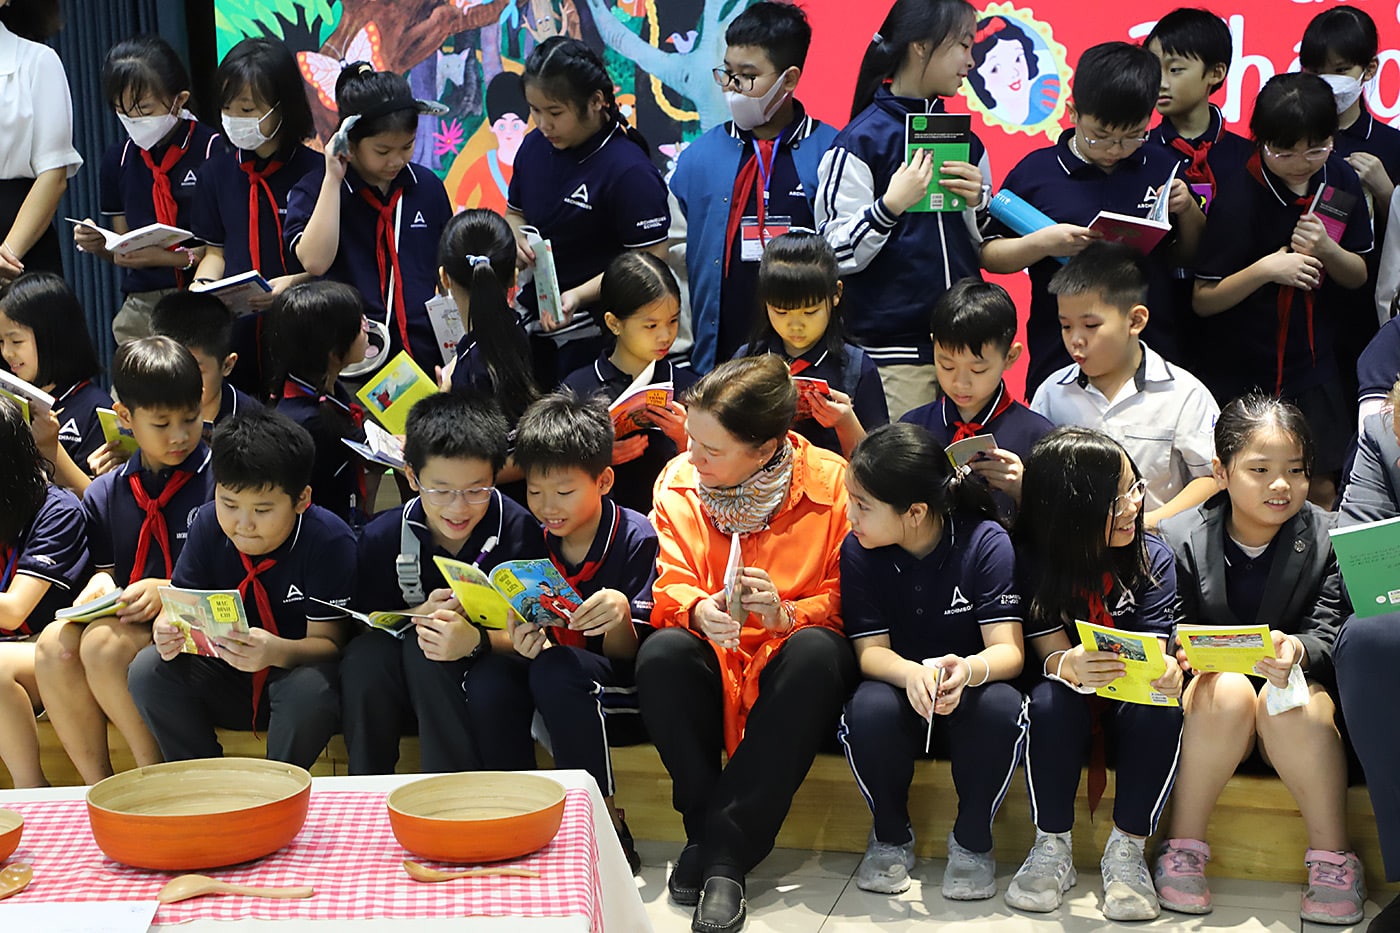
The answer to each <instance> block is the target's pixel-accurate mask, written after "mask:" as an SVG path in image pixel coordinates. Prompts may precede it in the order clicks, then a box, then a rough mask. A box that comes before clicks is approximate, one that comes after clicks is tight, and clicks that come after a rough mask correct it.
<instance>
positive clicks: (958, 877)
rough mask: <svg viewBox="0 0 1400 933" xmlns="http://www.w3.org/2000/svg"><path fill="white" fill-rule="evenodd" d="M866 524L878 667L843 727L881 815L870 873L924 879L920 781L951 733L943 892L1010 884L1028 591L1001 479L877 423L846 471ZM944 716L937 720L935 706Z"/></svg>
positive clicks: (862, 585)
mask: <svg viewBox="0 0 1400 933" xmlns="http://www.w3.org/2000/svg"><path fill="white" fill-rule="evenodd" d="M846 489H847V491H848V492H849V493H850V503H849V505H848V508H847V511H848V513H849V514H850V518H851V533H850V535H849V536H847V538H846V540H845V542H844V543H842V545H841V605H842V606H843V607H844V611H843V613H842V617H843V619H844V621H845V627H846V635H847V637H849V638H850V639H851V641H852V642H853V643H854V645H855V652H856V662H857V663H858V664H859V665H860V670H861V673H862V674H863V675H864V677H865V680H864V681H863V682H862V683H861V684H860V686H858V687H857V688H856V691H855V694H854V695H853V696H852V697H851V698H850V700H848V701H847V703H846V711H845V715H844V716H842V719H841V729H840V731H839V733H838V735H839V736H840V739H841V742H842V744H843V745H844V746H845V748H846V757H847V759H848V760H849V761H850V764H851V770H852V771H853V772H855V776H856V783H857V784H858V785H859V787H860V789H861V793H862V794H863V795H864V796H865V802H866V803H867V804H868V805H869V806H870V810H871V813H872V814H873V816H874V824H873V826H872V827H871V830H870V842H869V844H868V845H867V847H866V850H865V857H864V858H862V859H861V863H860V867H859V868H857V869H856V876H855V878H856V885H857V886H858V887H860V888H861V889H863V890H866V891H877V892H880V893H885V894H896V893H898V892H900V891H903V890H905V889H906V888H907V887H909V872H910V870H911V869H913V867H914V838H915V835H916V832H915V830H914V828H913V825H912V824H911V822H910V819H909V782H910V781H911V780H912V779H913V777H914V761H915V759H916V758H918V757H919V744H920V742H921V741H922V742H923V743H924V744H925V749H924V752H925V754H927V753H928V747H927V742H928V739H929V736H930V734H931V733H937V734H938V750H939V754H940V755H945V756H946V757H948V758H950V759H951V760H952V763H953V786H954V787H955V789H956V790H957V794H958V816H957V820H956V821H955V822H954V824H953V829H952V831H951V832H950V833H949V834H948V868H947V870H946V871H945V872H944V875H943V896H944V897H946V898H950V899H952V900H960V901H968V900H983V899H985V898H989V897H991V896H992V895H993V894H995V893H996V889H997V884H996V863H995V860H994V858H993V855H992V820H993V818H994V817H995V816H996V811H997V808H998V807H999V806H1000V805H1001V801H1002V799H1003V798H1004V797H1005V796H1006V790H1007V788H1008V787H1009V786H1010V784H1011V775H1012V773H1013V772H1014V771H1015V770H1016V765H1017V763H1018V762H1019V761H1020V758H1021V743H1022V740H1023V737H1024V735H1025V728H1026V724H1025V718H1024V716H1023V715H1022V699H1021V693H1020V691H1018V690H1017V689H1016V688H1015V687H1014V686H1013V685H1012V684H1010V683H1007V681H1009V680H1012V679H1014V678H1015V677H1016V676H1017V675H1019V674H1020V673H1021V665H1022V663H1023V662H1024V660H1025V651H1024V646H1023V645H1022V642H1021V622H1022V611H1021V594H1020V592H1019V590H1018V589H1017V582H1016V562H1015V551H1014V549H1013V548H1012V546H1011V538H1010V537H1009V536H1008V535H1007V533H1006V529H1004V528H1003V527H1002V526H1001V525H1000V524H998V522H997V520H996V507H995V506H994V505H993V504H992V501H991V498H990V497H989V496H988V495H987V491H986V488H985V487H983V486H981V485H980V484H976V483H972V482H970V481H969V480H968V478H967V476H966V475H965V474H963V473H961V472H959V471H957V470H955V469H954V468H953V465H952V464H951V463H950V462H949V460H948V458H947V457H946V456H945V455H944V453H943V446H942V445H941V444H940V443H938V441H937V440H936V439H934V437H933V436H932V435H930V434H929V433H928V432H927V431H925V430H924V429H923V428H921V427H919V426H917V425H913V424H896V425H890V426H888V427H884V428H878V429H876V430H875V431H872V432H871V433H870V434H869V435H867V436H866V438H865V440H863V441H861V443H860V446H859V447H857V448H856V450H855V453H854V454H853V455H852V457H851V465H850V467H849V469H848V470H847V471H846ZM935 715H937V716H938V717H940V718H939V719H937V720H935V719H934V716H935Z"/></svg>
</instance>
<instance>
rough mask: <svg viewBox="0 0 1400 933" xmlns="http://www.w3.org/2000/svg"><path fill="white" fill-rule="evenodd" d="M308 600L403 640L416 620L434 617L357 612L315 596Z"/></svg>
mask: <svg viewBox="0 0 1400 933" xmlns="http://www.w3.org/2000/svg"><path fill="white" fill-rule="evenodd" d="M306 598H307V599H309V600H311V601H312V602H313V603H320V604H321V605H323V606H330V607H331V608H332V609H338V610H339V611H341V612H343V613H345V614H346V615H347V616H349V617H350V618H352V619H354V620H355V621H356V622H361V623H363V624H365V625H368V626H369V627H370V628H377V629H379V630H380V631H381V632H388V633H389V634H390V635H393V636H394V637H395V638H403V637H405V636H406V635H408V633H409V632H411V631H413V620H414V619H431V618H432V616H427V615H422V614H415V613H412V612H368V613H366V612H356V611H355V610H353V609H347V608H345V607H344V606H337V605H336V604H335V603H329V602H326V601H325V600H324V599H317V598H316V597H315V596H308V597H306Z"/></svg>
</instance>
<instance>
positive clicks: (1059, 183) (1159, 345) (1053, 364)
mask: <svg viewBox="0 0 1400 933" xmlns="http://www.w3.org/2000/svg"><path fill="white" fill-rule="evenodd" d="M1073 136H1074V130H1073V128H1071V129H1067V130H1065V131H1064V132H1063V133H1061V134H1060V139H1059V142H1057V143H1056V144H1055V145H1053V146H1047V147H1046V148H1044V149H1037V150H1036V151H1034V152H1032V153H1030V154H1028V155H1027V156H1026V157H1025V158H1023V159H1022V160H1021V161H1020V162H1018V163H1016V167H1015V168H1013V169H1012V170H1011V174H1009V175H1007V176H1006V181H1005V183H1004V184H1003V185H1002V187H1003V188H1004V189H1005V190H1007V191H1012V192H1014V193H1015V194H1016V195H1017V196H1019V197H1020V198H1021V199H1022V200H1024V201H1026V202H1027V203H1029V204H1031V205H1032V206H1034V207H1036V208H1038V209H1039V210H1040V211H1042V212H1043V213H1044V214H1045V215H1046V216H1047V217H1049V218H1051V219H1052V220H1054V221H1056V222H1057V223H1067V224H1077V225H1079V226H1082V227H1087V226H1088V225H1089V224H1090V223H1091V222H1092V221H1093V219H1094V218H1095V217H1096V216H1097V215H1098V213H1099V211H1113V212H1115V213H1118V214H1131V215H1134V216H1137V217H1146V216H1147V212H1148V211H1150V210H1151V209H1152V205H1153V204H1154V203H1155V201H1156V197H1157V195H1156V191H1157V189H1158V188H1160V187H1161V186H1162V185H1163V184H1164V183H1165V182H1166V180H1167V176H1168V175H1170V174H1171V171H1172V166H1173V165H1175V164H1176V162H1177V157H1176V156H1175V155H1173V154H1171V153H1170V152H1168V151H1166V150H1164V149H1162V148H1160V147H1158V146H1143V147H1142V148H1141V149H1139V150H1138V151H1137V152H1135V153H1133V154H1132V155H1130V156H1128V157H1127V158H1125V159H1123V160H1122V161H1121V162H1119V163H1118V165H1117V167H1116V168H1115V169H1114V170H1113V171H1112V172H1105V171H1104V170H1103V169H1101V168H1099V167H1098V166H1096V165H1093V164H1092V163H1089V162H1086V161H1084V160H1083V159H1080V158H1079V157H1078V156H1076V155H1075V154H1074V152H1073V151H1072V150H1071V149H1070V146H1069V142H1070V139H1071V138H1072V137H1073ZM1015 235H1016V234H1015V233H1014V232H1013V231H1012V230H1011V229H1010V228H1009V227H1007V226H1006V225H1005V224H1003V223H1002V222H1001V221H999V220H993V221H991V222H990V223H989V225H988V227H987V229H986V233H985V237H986V239H989V240H990V239H993V238H995V237H1011V236H1015ZM1174 240H1175V237H1174V236H1167V237H1164V238H1163V239H1162V241H1161V242H1160V243H1158V244H1157V247H1156V249H1154V250H1153V251H1152V252H1151V253H1150V254H1148V256H1147V273H1148V275H1147V306H1148V308H1149V310H1150V311H1151V312H1152V314H1151V317H1150V319H1149V320H1148V323H1147V330H1145V331H1144V332H1143V339H1144V340H1146V341H1148V342H1149V343H1151V344H1152V346H1153V348H1154V349H1156V350H1157V351H1158V352H1159V353H1161V354H1162V356H1164V357H1166V358H1167V359H1168V360H1172V361H1176V360H1178V359H1179V357H1180V350H1181V347H1180V346H1179V342H1178V340H1177V323H1176V319H1177V318H1178V317H1179V316H1180V314H1182V313H1186V312H1188V311H1189V309H1176V308H1174V307H1172V290H1171V280H1172V265H1173V264H1174V260H1173V259H1172V256H1171V247H1172V243H1173V242H1174ZM1062 268H1064V267H1063V266H1062V265H1061V264H1060V263H1059V262H1058V261H1056V260H1055V259H1054V258H1053V257H1046V258H1045V259H1042V260H1040V261H1039V262H1037V263H1036V264H1035V265H1033V266H1031V267H1030V269H1029V272H1030V276H1031V310H1030V317H1029V318H1028V319H1027V321H1026V343H1027V345H1028V347H1029V349H1030V353H1031V360H1030V364H1029V366H1028V367H1027V370H1026V395H1027V397H1030V396H1033V395H1034V394H1035V390H1036V389H1037V388H1038V387H1039V386H1040V384H1041V383H1042V382H1044V381H1045V380H1046V379H1047V378H1049V376H1050V374H1051V373H1053V372H1055V371H1056V370H1057V369H1060V368H1061V367H1064V366H1068V365H1069V364H1070V362H1071V360H1070V358H1069V353H1068V352H1067V351H1066V350H1065V346H1064V341H1063V340H1062V339H1061V337H1060V308H1059V302H1058V301H1057V300H1056V298H1055V296H1054V295H1052V294H1050V279H1051V278H1052V277H1053V276H1054V275H1055V273H1056V272H1058V271H1059V270H1060V269H1062Z"/></svg>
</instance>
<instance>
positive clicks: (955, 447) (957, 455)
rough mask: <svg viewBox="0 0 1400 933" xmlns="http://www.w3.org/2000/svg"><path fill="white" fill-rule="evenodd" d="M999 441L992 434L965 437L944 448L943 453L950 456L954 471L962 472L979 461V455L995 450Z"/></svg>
mask: <svg viewBox="0 0 1400 933" xmlns="http://www.w3.org/2000/svg"><path fill="white" fill-rule="evenodd" d="M996 446H997V439H996V436H995V435H992V434H974V435H973V436H972V437H965V438H963V439H962V440H960V441H956V442H954V443H952V444H949V445H948V446H947V447H945V448H943V452H944V453H945V454H947V455H948V460H949V461H951V462H952V464H953V469H955V470H960V469H962V468H963V467H965V466H967V465H968V464H969V463H971V462H972V461H974V460H976V459H978V455H979V454H982V453H984V452H986V451H988V450H995V449H996Z"/></svg>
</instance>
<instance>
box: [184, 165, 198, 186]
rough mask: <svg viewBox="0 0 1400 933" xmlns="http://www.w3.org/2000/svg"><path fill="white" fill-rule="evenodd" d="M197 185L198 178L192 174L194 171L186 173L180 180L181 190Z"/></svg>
mask: <svg viewBox="0 0 1400 933" xmlns="http://www.w3.org/2000/svg"><path fill="white" fill-rule="evenodd" d="M197 184H199V176H198V175H196V174H195V173H194V169H190V170H189V171H188V172H186V173H185V177H184V178H183V179H181V180H180V187H181V188H192V187H194V186H195V185H197Z"/></svg>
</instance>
